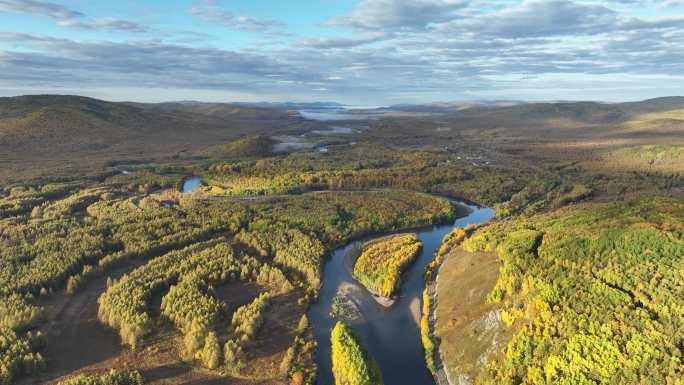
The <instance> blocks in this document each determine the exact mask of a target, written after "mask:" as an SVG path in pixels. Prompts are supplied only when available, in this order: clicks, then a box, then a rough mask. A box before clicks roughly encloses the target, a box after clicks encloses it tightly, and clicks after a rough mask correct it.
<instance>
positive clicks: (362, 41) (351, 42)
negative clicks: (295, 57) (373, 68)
mask: <svg viewBox="0 0 684 385" xmlns="http://www.w3.org/2000/svg"><path fill="white" fill-rule="evenodd" d="M389 38H391V35H390V34H386V33H384V32H376V33H368V34H364V35H359V36H353V37H324V38H316V39H306V40H304V41H303V42H302V43H301V44H303V45H305V46H308V47H311V48H321V49H333V48H351V47H358V46H362V45H366V44H372V43H377V42H379V41H383V40H387V39H389Z"/></svg>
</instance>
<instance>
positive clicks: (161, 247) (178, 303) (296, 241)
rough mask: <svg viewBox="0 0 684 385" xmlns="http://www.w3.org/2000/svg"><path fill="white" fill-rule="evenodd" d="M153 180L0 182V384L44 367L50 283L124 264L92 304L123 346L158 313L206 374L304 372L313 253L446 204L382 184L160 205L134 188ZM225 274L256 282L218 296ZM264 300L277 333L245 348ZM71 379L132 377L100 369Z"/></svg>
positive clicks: (76, 287) (78, 284)
mask: <svg viewBox="0 0 684 385" xmlns="http://www.w3.org/2000/svg"><path fill="white" fill-rule="evenodd" d="M153 179H154V178H153V177H150V176H148V177H145V179H141V180H139V179H133V180H132V181H128V180H126V179H125V178H117V179H114V180H109V181H108V182H106V183H104V184H102V183H95V182H91V181H83V182H79V183H76V182H73V183H68V184H63V185H44V186H26V187H14V188H12V189H10V190H7V192H6V193H5V195H4V197H3V198H2V199H3V203H2V204H3V206H2V207H3V211H2V213H3V216H4V218H3V219H2V220H1V221H0V239H2V241H3V245H4V247H3V248H1V249H0V256H1V258H0V264H1V269H0V293H2V297H1V299H0V309H1V310H3V311H2V318H1V319H0V321H1V323H0V332H1V333H2V344H0V352H1V353H2V354H0V357H1V361H0V380H1V381H2V383H12V382H14V380H16V379H18V378H23V377H26V376H28V375H32V376H41V375H43V374H42V373H50V371H51V368H50V364H51V362H52V361H53V358H52V357H45V356H44V351H45V346H46V344H47V345H49V344H50V343H51V340H52V338H53V336H52V335H51V332H50V330H49V328H48V327H47V325H48V324H47V323H46V320H48V319H51V317H52V314H51V312H48V311H47V310H45V309H44V308H43V306H44V305H50V304H51V303H52V302H54V301H56V300H57V298H58V297H61V296H62V295H66V296H71V297H79V296H81V295H84V294H85V293H87V292H88V290H90V287H89V285H90V284H91V282H97V281H99V280H101V279H103V278H106V277H108V276H109V275H110V274H111V272H114V271H124V272H125V273H124V274H122V275H121V276H118V277H117V278H115V279H111V278H107V282H106V287H105V289H104V291H103V292H102V293H101V294H99V295H98V297H96V298H97V303H96V304H93V305H94V306H96V307H97V312H96V314H97V318H98V319H99V320H100V322H101V323H102V325H103V327H111V328H113V329H114V330H116V332H117V333H118V334H119V336H120V340H121V343H123V344H125V346H127V349H130V351H131V354H134V352H135V351H138V350H140V349H141V348H143V347H147V346H150V344H155V343H156V342H155V341H158V339H159V338H160V337H159V335H167V333H169V332H167V331H164V330H166V329H165V328H167V327H166V326H160V325H163V324H164V323H163V322H162V320H167V321H168V322H169V323H170V324H171V325H173V329H174V330H175V331H174V332H173V333H177V337H173V339H174V340H175V341H177V342H176V343H177V344H178V346H181V347H182V349H181V350H180V351H179V354H180V357H178V358H179V359H184V360H191V361H195V362H197V364H198V365H200V366H204V367H206V368H207V369H210V370H213V371H214V372H215V373H216V374H217V375H229V376H240V377H245V376H249V377H252V378H263V379H268V378H282V376H286V377H292V378H300V379H301V381H306V382H309V383H310V382H311V381H312V380H313V378H314V376H315V367H314V366H313V362H312V360H313V358H312V357H313V351H314V350H313V341H312V337H311V334H310V331H309V325H308V322H307V321H306V317H305V316H304V312H305V310H306V304H307V303H309V302H310V301H313V300H314V299H315V298H316V297H317V293H318V290H319V287H320V274H321V268H322V265H323V261H324V257H325V255H326V253H327V252H328V251H329V250H331V249H332V248H334V247H336V246H337V245H340V244H342V243H344V242H346V241H348V240H350V239H353V238H357V237H361V236H364V235H366V234H371V233H375V232H378V231H391V230H398V229H402V228H407V227H414V226H421V225H427V224H433V223H441V222H443V221H445V220H448V219H450V218H452V217H453V216H454V211H453V207H452V205H451V204H449V203H448V202H447V201H446V200H443V199H440V198H435V197H432V196H429V195H426V194H422V193H410V192H392V191H373V192H337V193H336V192H320V193H312V194H305V195H294V196H290V197H283V198H278V199H277V200H275V201H272V200H268V201H261V200H255V201H244V202H241V201H234V200H229V199H228V200H226V199H218V200H205V199H197V198H189V197H182V196H178V197H177V198H175V199H174V202H173V204H172V205H170V206H165V205H163V204H162V200H163V199H166V198H165V197H166V196H167V195H168V194H167V195H163V194H159V195H156V194H154V193H152V194H151V193H149V192H148V189H149V187H146V186H145V185H149V184H150V183H152V182H150V180H153ZM136 183H143V184H144V185H138V184H136ZM162 183H164V182H162ZM175 183H176V182H172V184H175ZM141 186H142V187H144V188H141ZM141 191H145V192H142V193H141ZM312 213H315V215H312ZM230 285H256V287H258V288H259V291H260V292H261V294H260V295H256V296H255V297H253V298H252V299H251V301H250V302H249V303H248V304H245V305H244V306H242V307H239V306H238V307H235V306H234V305H229V304H228V303H227V302H226V300H227V298H226V297H224V294H219V293H220V292H221V290H222V289H221V288H222V287H224V286H230ZM61 293H64V294H61ZM229 302H230V301H229ZM269 303H274V305H270V306H269ZM271 306H274V307H273V311H274V312H282V311H285V310H286V309H288V310H287V311H288V313H291V315H289V316H288V319H291V321H290V320H289V321H287V322H288V323H287V324H283V325H282V326H278V327H279V328H280V329H278V330H282V332H283V333H285V335H286V336H287V341H283V343H282V344H280V345H279V346H277V347H275V349H278V351H277V354H275V355H272V356H269V357H268V358H265V357H264V358H258V357H259V354H262V353H259V352H261V351H263V350H264V348H265V345H264V344H267V343H268V342H267V341H266V340H264V339H262V338H260V337H259V336H260V334H261V333H262V332H263V331H264V330H268V328H271V327H273V325H271V326H270V327H267V326H268V325H265V324H267V323H269V322H274V320H273V319H271V317H267V316H265V314H266V313H265V312H266V311H267V309H271ZM269 311H270V310H269ZM57 322H59V321H58V320H57ZM278 322H279V323H280V321H278ZM159 333H161V334H159ZM173 333H172V334H171V336H173ZM72 353H73V352H72ZM257 358H258V359H257ZM263 365H273V366H276V369H274V370H264V369H263V368H261V369H260V366H263ZM73 381H76V382H74V383H82V382H83V381H86V382H87V381H100V382H101V383H103V384H109V383H116V384H119V383H137V382H132V381H138V380H137V377H135V378H133V377H131V378H128V377H126V375H124V374H114V373H112V374H106V375H103V376H102V377H98V378H97V379H95V377H93V379H91V378H90V377H83V378H79V377H76V378H75V379H74V380H73ZM78 381H81V382H78ZM122 381H123V382H122ZM126 381H128V382H126Z"/></svg>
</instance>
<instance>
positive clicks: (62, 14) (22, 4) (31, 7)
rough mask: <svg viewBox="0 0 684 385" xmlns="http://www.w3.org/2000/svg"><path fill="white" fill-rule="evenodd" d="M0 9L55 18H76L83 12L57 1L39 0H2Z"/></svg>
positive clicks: (0, 0)
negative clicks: (56, 2) (46, 0)
mask: <svg viewBox="0 0 684 385" xmlns="http://www.w3.org/2000/svg"><path fill="white" fill-rule="evenodd" d="M0 11H6V12H20V13H30V14H35V15H42V16H47V17H51V18H53V19H66V18H76V17H81V16H83V14H82V13H80V12H76V11H72V10H71V9H69V8H66V7H64V6H61V5H59V4H55V3H49V2H44V1H37V0H0Z"/></svg>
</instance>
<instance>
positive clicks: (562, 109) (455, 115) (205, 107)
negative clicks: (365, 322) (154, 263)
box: [0, 95, 684, 159]
mask: <svg viewBox="0 0 684 385" xmlns="http://www.w3.org/2000/svg"><path fill="white" fill-rule="evenodd" d="M341 107H342V105H341V104H339V103H332V102H326V103H320V102H316V103H201V102H192V101H184V102H170V103H159V104H145V103H115V102H107V101H102V100H97V99H92V98H86V97H81V96H70V95H30V96H18V97H10V98H0V157H4V158H6V159H20V158H30V159H37V158H48V159H53V158H57V159H58V158H65V157H72V156H73V155H74V154H79V153H99V154H102V156H105V157H109V156H111V157H116V156H119V154H131V153H135V154H139V155H140V156H144V155H148V154H149V155H154V154H160V153H164V154H168V153H169V152H170V151H183V150H186V149H189V148H190V149H191V148H197V147H201V146H206V145H211V144H217V143H226V142H227V141H230V140H233V139H235V138H238V137H241V136H245V135H259V134H267V135H273V134H277V133H279V132H283V131H287V130H290V132H291V131H292V130H293V129H306V128H307V127H309V128H311V129H315V128H314V127H319V128H320V123H317V122H311V121H307V120H305V119H303V118H302V117H301V116H299V115H298V114H297V113H296V112H294V111H293V110H297V109H339V108H341ZM675 109H684V97H666V98H657V99H650V100H645V101H641V102H630V103H597V102H561V103H523V102H510V101H482V102H457V103H432V104H427V105H406V104H404V105H397V106H392V107H389V108H387V109H377V110H375V111H377V112H382V111H390V110H391V111H406V112H421V113H440V114H443V115H444V116H445V117H447V118H448V120H449V121H451V122H453V125H454V128H455V129H459V127H470V128H482V129H486V128H488V127H501V126H509V127H516V126H521V127H523V126H524V127H526V129H530V130H533V129H535V127H542V126H544V127H547V128H548V127H553V124H556V123H558V124H559V125H563V126H568V127H572V126H578V125H587V124H589V125H591V124H615V123H619V122H622V121H625V120H627V119H630V118H631V117H633V116H636V115H639V114H644V113H652V112H662V111H669V110H675ZM549 122H551V123H549Z"/></svg>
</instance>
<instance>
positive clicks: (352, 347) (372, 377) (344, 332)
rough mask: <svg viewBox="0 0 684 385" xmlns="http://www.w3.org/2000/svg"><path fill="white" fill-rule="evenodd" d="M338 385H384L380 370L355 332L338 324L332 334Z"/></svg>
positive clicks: (333, 360)
mask: <svg viewBox="0 0 684 385" xmlns="http://www.w3.org/2000/svg"><path fill="white" fill-rule="evenodd" d="M330 340H331V342H332V363H333V375H334V376H335V384H336V385H347V384H350V385H351V384H355V385H382V384H383V381H382V375H381V374H380V368H379V367H378V364H377V363H376V362H375V360H374V359H373V357H371V356H370V354H369V353H368V351H366V349H364V348H363V346H361V343H360V342H359V339H358V337H357V336H356V335H355V334H354V330H353V329H352V328H351V327H350V326H348V325H346V324H344V323H342V322H338V323H337V324H336V325H335V327H334V328H333V330H332V332H331V334H330Z"/></svg>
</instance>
